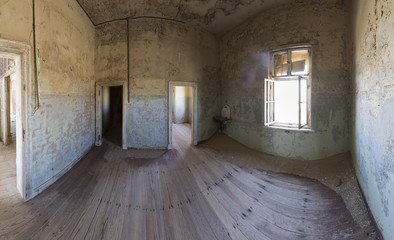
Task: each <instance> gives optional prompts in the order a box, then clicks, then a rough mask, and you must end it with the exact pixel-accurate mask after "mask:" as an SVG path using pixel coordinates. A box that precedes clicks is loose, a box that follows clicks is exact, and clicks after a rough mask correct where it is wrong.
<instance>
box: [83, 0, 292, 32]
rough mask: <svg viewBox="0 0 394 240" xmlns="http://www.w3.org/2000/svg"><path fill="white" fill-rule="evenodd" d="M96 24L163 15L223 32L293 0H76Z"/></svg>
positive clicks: (209, 29) (166, 17)
mask: <svg viewBox="0 0 394 240" xmlns="http://www.w3.org/2000/svg"><path fill="white" fill-rule="evenodd" d="M77 1H78V2H79V3H80V4H81V5H82V6H83V8H84V9H85V10H86V12H87V13H88V14H89V16H90V17H91V19H92V21H93V22H94V24H101V23H105V22H109V21H113V20H116V19H127V18H129V19H133V18H134V19H137V18H141V17H148V18H164V19H168V20H170V19H172V20H175V21H180V22H185V23H187V24H193V25H195V26H199V27H203V28H204V29H205V30H208V31H209V32H212V33H214V34H216V35H222V34H224V33H226V32H227V31H229V30H230V29H231V28H233V27H234V26H236V25H238V24H240V23H241V22H242V21H244V20H246V19H248V18H249V17H250V16H253V15H256V14H257V13H259V12H261V11H263V10H264V9H269V8H271V7H273V6H276V5H280V4H283V3H286V2H290V1H291V0H231V1H228V0H198V1H190V0H150V1H145V0H77Z"/></svg>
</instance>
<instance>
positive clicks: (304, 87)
mask: <svg viewBox="0 0 394 240" xmlns="http://www.w3.org/2000/svg"><path fill="white" fill-rule="evenodd" d="M300 90H301V91H300V92H301V104H300V107H301V125H306V124H307V119H306V117H307V112H306V97H307V94H306V93H307V92H306V91H307V81H306V79H302V80H301V89H300Z"/></svg>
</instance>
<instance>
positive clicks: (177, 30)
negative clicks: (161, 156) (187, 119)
mask: <svg viewBox="0 0 394 240" xmlns="http://www.w3.org/2000/svg"><path fill="white" fill-rule="evenodd" d="M126 33H127V23H126V22H125V21H115V22H111V23H107V24H102V25H100V26H98V27H96V64H97V65H96V79H97V81H105V80H107V81H112V80H124V81H127V65H125V64H127V35H125V34H126ZM129 33H130V37H129V41H130V42H129V57H130V79H129V81H130V86H129V97H130V104H129V105H128V106H127V108H128V113H129V115H128V119H129V124H128V127H127V134H128V147H132V148H167V145H168V82H169V81H178V82H197V83H198V84H199V86H198V89H199V92H198V109H197V111H198V116H199V119H198V122H197V126H198V129H197V139H198V141H201V140H205V139H207V138H209V137H210V136H212V134H213V133H214V132H215V131H216V128H217V125H216V123H215V122H214V121H213V116H214V115H217V114H219V112H220V106H219V104H220V97H219V95H220V81H219V74H218V71H219V66H218V62H219V60H218V55H219V54H218V41H217V39H216V37H214V36H213V35H212V34H210V33H207V32H205V31H203V30H201V29H199V28H197V27H192V26H188V25H185V24H182V23H177V22H173V21H166V20H160V19H138V20H129ZM118 60H120V61H118ZM112 66H114V67H115V69H113V68H112Z"/></svg>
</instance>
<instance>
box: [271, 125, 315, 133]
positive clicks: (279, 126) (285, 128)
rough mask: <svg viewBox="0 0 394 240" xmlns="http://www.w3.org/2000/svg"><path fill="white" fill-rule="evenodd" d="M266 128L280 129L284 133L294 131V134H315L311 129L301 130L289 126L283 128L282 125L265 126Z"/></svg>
mask: <svg viewBox="0 0 394 240" xmlns="http://www.w3.org/2000/svg"><path fill="white" fill-rule="evenodd" d="M265 127H267V128H274V129H281V130H285V131H296V132H305V133H310V132H315V131H313V130H312V129H311V128H301V129H299V128H298V127H291V126H283V125H275V124H274V125H267V126H265Z"/></svg>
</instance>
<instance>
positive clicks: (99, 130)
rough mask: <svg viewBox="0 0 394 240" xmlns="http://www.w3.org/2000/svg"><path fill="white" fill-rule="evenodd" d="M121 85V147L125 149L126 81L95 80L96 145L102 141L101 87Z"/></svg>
mask: <svg viewBox="0 0 394 240" xmlns="http://www.w3.org/2000/svg"><path fill="white" fill-rule="evenodd" d="M116 86H122V87H123V89H122V91H123V97H122V99H123V100H122V148H123V149H127V82H126V81H114V82H96V146H101V144H102V143H103V137H102V136H103V123H102V118H103V108H102V104H103V102H102V94H103V87H116Z"/></svg>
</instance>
